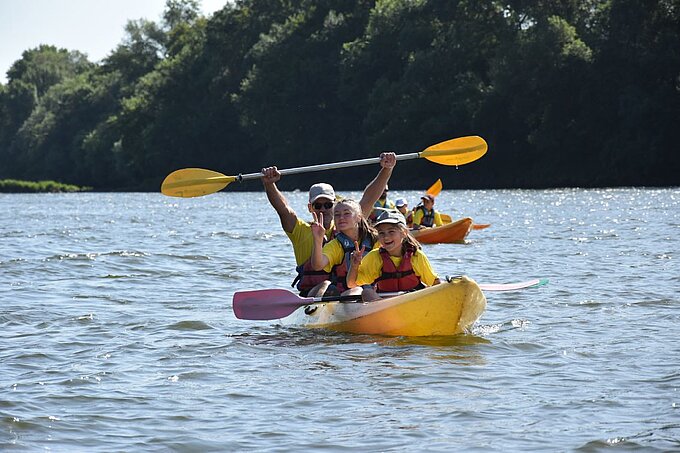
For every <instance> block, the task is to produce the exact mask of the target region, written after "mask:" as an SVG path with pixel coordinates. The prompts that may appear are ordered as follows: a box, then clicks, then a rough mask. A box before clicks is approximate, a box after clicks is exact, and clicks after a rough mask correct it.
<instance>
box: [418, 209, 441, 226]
mask: <svg viewBox="0 0 680 453" xmlns="http://www.w3.org/2000/svg"><path fill="white" fill-rule="evenodd" d="M424 215H425V213H424V212H423V210H422V209H416V210H415V211H413V225H420V222H422V221H423V216H424ZM442 225H444V221H443V220H442V215H441V214H440V213H439V212H437V211H434V225H433V226H442Z"/></svg>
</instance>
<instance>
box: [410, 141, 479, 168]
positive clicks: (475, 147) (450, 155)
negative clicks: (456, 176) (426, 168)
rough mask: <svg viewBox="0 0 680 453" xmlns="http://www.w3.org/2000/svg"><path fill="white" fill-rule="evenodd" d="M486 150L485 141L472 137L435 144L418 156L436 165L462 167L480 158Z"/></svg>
mask: <svg viewBox="0 0 680 453" xmlns="http://www.w3.org/2000/svg"><path fill="white" fill-rule="evenodd" d="M487 149H488V146H487V144H486V141H484V139H483V138H482V137H478V136H476V135H474V136H469V137H460V138H454V139H451V140H447V141H445V142H441V143H437V144H436V145H432V146H430V147H429V148H427V149H425V150H424V151H422V152H420V153H419V156H420V157H424V158H425V159H427V160H429V161H430V162H435V163H437V164H442V165H464V164H468V163H470V162H474V161H475V160H477V159H479V158H480V157H482V156H483V155H484V154H486V151H487Z"/></svg>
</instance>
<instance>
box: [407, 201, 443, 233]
mask: <svg viewBox="0 0 680 453" xmlns="http://www.w3.org/2000/svg"><path fill="white" fill-rule="evenodd" d="M420 199H421V201H422V203H421V204H419V205H418V206H416V208H415V209H414V210H413V229H414V230H417V229H420V228H423V227H425V228H431V227H433V226H442V225H444V221H443V220H442V216H441V214H440V213H439V212H437V211H435V210H434V195H430V194H429V193H426V194H425V195H423V196H422V197H420Z"/></svg>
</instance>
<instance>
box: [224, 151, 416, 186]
mask: <svg viewBox="0 0 680 453" xmlns="http://www.w3.org/2000/svg"><path fill="white" fill-rule="evenodd" d="M419 157H420V153H408V154H398V155H397V160H409V159H417V158H419ZM379 162H380V158H379V157H369V158H367V159H357V160H347V161H344V162H332V163H329V164H319V165H309V166H307V167H295V168H287V169H284V170H279V173H281V176H285V175H294V174H298V173H308V172H313V171H323V170H335V169H338V168H347V167H359V166H361V165H369V164H377V163H379ZM261 177H262V172H259V173H246V174H245V175H241V174H240V175H238V176H236V181H239V182H240V181H248V180H250V179H259V178H261Z"/></svg>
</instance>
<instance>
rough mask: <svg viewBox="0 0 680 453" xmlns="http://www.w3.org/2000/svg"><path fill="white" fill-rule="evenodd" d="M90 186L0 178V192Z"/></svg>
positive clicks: (39, 190)
mask: <svg viewBox="0 0 680 453" xmlns="http://www.w3.org/2000/svg"><path fill="white" fill-rule="evenodd" d="M86 190H90V188H89V187H79V186H74V185H73V184H62V183H60V182H56V181H21V180H18V179H0V193H41V192H52V193H54V192H83V191H86Z"/></svg>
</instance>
